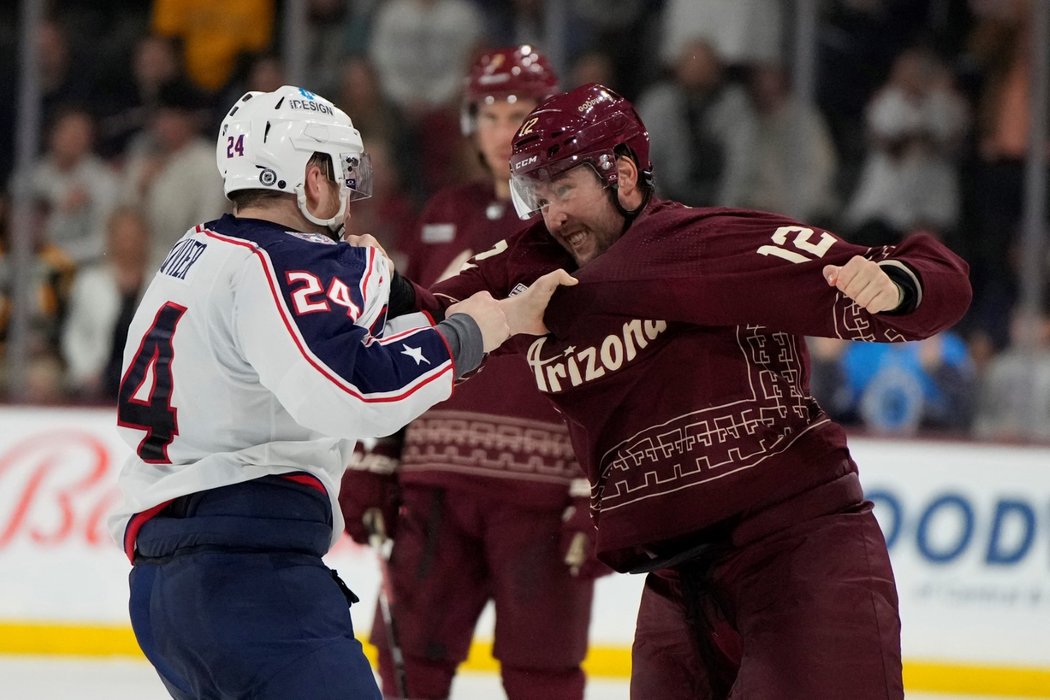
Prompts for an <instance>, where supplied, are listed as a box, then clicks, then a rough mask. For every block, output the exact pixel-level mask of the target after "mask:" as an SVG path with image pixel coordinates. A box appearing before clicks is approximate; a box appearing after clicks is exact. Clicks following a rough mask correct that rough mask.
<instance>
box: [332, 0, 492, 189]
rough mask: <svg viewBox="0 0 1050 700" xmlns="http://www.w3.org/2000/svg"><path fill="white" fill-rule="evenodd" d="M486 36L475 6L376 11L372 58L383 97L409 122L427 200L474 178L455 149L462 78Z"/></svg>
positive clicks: (429, 3)
mask: <svg viewBox="0 0 1050 700" xmlns="http://www.w3.org/2000/svg"><path fill="white" fill-rule="evenodd" d="M483 30H484V18H483V15H482V14H481V12H480V10H479V9H478V8H477V6H476V5H474V4H473V3H472V2H470V1H469V0H388V2H385V3H383V4H382V5H381V6H380V7H379V8H378V9H377V10H376V14H375V23H374V25H373V33H372V43H371V46H370V50H369V56H370V58H371V60H372V62H373V64H374V65H375V68H376V71H377V73H378V75H379V87H380V89H381V90H382V92H383V95H384V96H385V97H386V98H387V99H388V100H390V101H391V102H392V103H393V104H394V105H395V106H396V107H397V108H398V109H399V110H400V111H401V113H402V114H403V115H404V116H405V118H406V121H407V124H408V132H407V133H408V134H409V135H410V142H411V147H410V148H409V150H408V152H409V153H411V154H413V155H414V158H413V160H412V162H411V163H409V164H408V167H409V168H411V172H413V173H415V177H414V178H413V181H414V184H415V186H416V190H417V191H416V192H415V193H414V194H415V195H416V196H417V197H418V198H420V199H423V198H426V197H427V196H428V195H429V194H430V193H432V192H434V191H435V190H437V189H438V188H439V187H443V186H445V185H447V184H449V183H450V182H459V181H462V180H463V179H464V178H465V177H469V174H464V173H462V172H460V170H459V167H458V166H460V164H461V161H460V160H459V157H460V155H461V154H462V149H451V148H449V144H457V145H458V144H460V143H461V141H460V138H459V110H458V107H459V103H458V99H459V94H460V89H461V88H462V83H461V76H462V75H463V72H464V71H465V70H466V69H467V65H468V62H469V60H470V59H471V57H472V54H473V52H474V51H475V49H476V48H477V46H478V44H479V43H480V41H481V38H482V33H483ZM351 108H353V106H351ZM354 113H355V114H356V110H355V112H354ZM471 174H472V173H471Z"/></svg>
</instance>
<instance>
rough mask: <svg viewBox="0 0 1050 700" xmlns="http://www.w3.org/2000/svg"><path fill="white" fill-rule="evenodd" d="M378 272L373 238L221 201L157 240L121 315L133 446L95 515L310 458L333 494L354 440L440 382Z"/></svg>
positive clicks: (446, 381)
mask: <svg viewBox="0 0 1050 700" xmlns="http://www.w3.org/2000/svg"><path fill="white" fill-rule="evenodd" d="M391 274H392V273H391V271H390V270H389V268H388V265H387V262H386V260H385V258H383V257H382V255H381V254H379V253H378V252H377V251H376V250H375V249H374V248H362V247H354V246H350V245H348V244H346V243H335V242H333V241H331V240H330V239H328V238H326V237H324V236H321V235H318V234H304V233H298V232H292V231H287V230H285V229H284V228H282V227H281V226H278V225H276V224H272V223H269V222H266V221H259V220H255V219H238V218H235V217H233V216H230V215H226V216H224V217H223V218H221V219H219V220H217V221H212V222H209V223H207V224H203V225H201V226H197V227H196V228H195V229H193V230H190V231H188V232H187V233H186V235H185V236H183V238H182V239H181V240H179V242H178V243H176V244H175V246H174V247H173V248H172V249H171V252H170V253H169V254H168V256H167V258H166V259H165V260H164V263H163V264H162V265H161V267H160V270H159V271H158V272H157V274H156V276H155V277H154V279H153V281H152V283H151V284H150V286H149V288H148V289H147V291H146V293H145V295H144V297H143V299H142V302H141V304H140V306H139V308H138V310H137V311H136V313H135V317H134V319H133V320H132V322H131V326H130V328H129V330H128V342H127V346H126V347H125V349H124V362H123V369H122V380H121V386H120V395H119V399H118V407H117V424H118V430H119V432H120V434H121V436H122V437H123V439H124V440H125V441H126V442H127V443H128V444H129V445H130V446H131V448H132V449H133V450H134V454H133V455H132V456H131V457H130V458H129V459H128V461H127V463H126V464H125V465H124V467H123V469H122V471H121V474H120V477H119V480H118V483H119V486H120V489H121V492H122V495H123V502H122V503H121V505H120V506H119V507H118V508H117V509H116V511H115V512H114V513H113V514H112V515H111V516H110V518H109V523H108V524H109V529H110V534H111V535H112V537H113V538H114V540H116V541H117V543H119V544H120V545H121V546H123V547H125V548H126V549H127V548H128V545H129V544H130V545H133V543H127V542H125V541H124V540H125V536H126V530H127V527H128V523H129V520H130V519H131V518H132V516H133V515H135V514H136V513H142V512H144V511H148V510H149V509H151V508H155V507H157V506H159V505H160V504H163V503H166V502H167V501H169V500H171V499H173V498H176V497H179V496H183V495H186V494H189V493H194V492H197V491H203V490H206V489H212V488H216V487H220V486H226V485H230V484H235V483H240V482H243V481H247V480H249V479H255V478H258V477H262V476H267V475H272V474H281V473H287V472H308V473H310V474H312V475H314V476H316V477H317V478H318V479H319V480H320V481H321V483H322V484H323V485H324V487H325V489H326V490H327V492H328V495H329V498H330V499H331V503H332V514H333V519H334V526H333V533H332V541H333V542H334V541H335V539H336V538H337V537H338V535H339V533H340V532H341V531H342V516H341V515H340V511H339V506H338V502H337V496H338V489H339V482H340V478H341V476H342V472H343V469H344V468H345V467H346V465H347V463H348V462H349V460H350V455H351V452H352V450H353V447H354V442H355V440H356V439H358V438H362V437H377V436H381V435H387V434H390V433H393V432H395V431H396V430H398V429H399V428H401V427H402V426H403V425H405V424H406V423H408V422H409V421H411V420H412V419H414V418H416V417H417V416H419V415H420V414H421V413H423V412H424V411H425V410H426V409H427V408H429V407H430V406H432V405H433V404H435V403H438V402H439V401H442V400H444V399H446V398H448V397H449V395H450V394H451V392H452V386H453V375H454V371H453V370H454V368H453V363H452V359H451V357H450V355H449V349H448V346H447V345H446V343H445V340H444V338H443V337H442V336H441V334H440V333H439V332H438V331H437V330H436V329H434V328H432V327H429V326H424V327H417V328H412V329H409V330H406V331H403V332H398V333H391V332H388V333H386V334H385V335H384V333H383V329H384V326H385V323H386V315H387V302H388V298H389V292H390V281H391Z"/></svg>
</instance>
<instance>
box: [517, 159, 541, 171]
mask: <svg viewBox="0 0 1050 700" xmlns="http://www.w3.org/2000/svg"><path fill="white" fill-rule="evenodd" d="M539 158H540V157H539V156H529V157H528V158H522V159H521V160H519V161H518V162H517V163H515V164H514V165H513V166H511V167H512V168H513V169H514V170H520V169H522V168H524V167H527V166H529V165H532V164H533V163H535V162H536V161H537V160H539Z"/></svg>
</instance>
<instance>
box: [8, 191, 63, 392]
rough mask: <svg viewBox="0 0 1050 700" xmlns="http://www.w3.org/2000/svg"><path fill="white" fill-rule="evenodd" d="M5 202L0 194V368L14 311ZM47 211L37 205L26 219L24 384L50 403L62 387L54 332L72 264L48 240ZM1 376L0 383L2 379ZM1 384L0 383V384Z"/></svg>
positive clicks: (59, 320) (59, 317)
mask: <svg viewBox="0 0 1050 700" xmlns="http://www.w3.org/2000/svg"><path fill="white" fill-rule="evenodd" d="M9 206H10V205H9V200H8V199H7V197H6V196H5V195H3V194H0V368H3V367H4V366H5V364H6V363H5V362H4V361H3V360H4V358H5V355H6V346H7V340H8V328H9V324H10V321H11V316H12V314H13V312H14V309H13V306H12V298H13V295H14V288H13V284H14V281H15V274H14V272H15V271H14V268H13V261H12V259H11V241H10V236H11V227H10V224H11V220H10V212H9ZM45 222H46V209H45V207H44V206H43V205H42V204H40V203H38V204H37V205H36V207H35V208H34V217H33V221H32V222H31V223H30V236H32V240H31V243H30V244H31V246H32V255H31V258H30V265H29V271H28V273H27V277H28V289H29V291H28V295H27V300H28V303H29V308H28V310H27V313H28V316H29V319H28V326H29V327H28V343H27V348H26V349H27V351H28V357H29V360H30V362H29V365H30V366H29V368H28V371H29V376H27V377H26V378H25V379H26V382H27V384H28V385H29V386H28V387H27V396H28V399H29V400H30V401H32V402H41V403H47V402H51V401H53V400H54V399H55V398H56V397H57V396H58V393H59V391H60V387H61V378H62V372H61V364H60V362H59V361H58V360H57V355H58V333H59V329H60V328H61V325H62V320H63V318H64V317H65V309H66V302H67V300H68V298H69V289H70V286H71V284H72V281H73V275H74V271H75V267H74V265H73V263H72V261H71V260H70V259H69V258H68V257H66V255H65V253H63V251H62V250H61V249H60V248H59V247H57V246H55V245H53V244H50V243H48V242H47V237H46V234H45V232H44V231H45V229H44V227H45ZM4 379H5V378H4V377H0V383H2V382H3V381H4ZM0 388H3V387H0Z"/></svg>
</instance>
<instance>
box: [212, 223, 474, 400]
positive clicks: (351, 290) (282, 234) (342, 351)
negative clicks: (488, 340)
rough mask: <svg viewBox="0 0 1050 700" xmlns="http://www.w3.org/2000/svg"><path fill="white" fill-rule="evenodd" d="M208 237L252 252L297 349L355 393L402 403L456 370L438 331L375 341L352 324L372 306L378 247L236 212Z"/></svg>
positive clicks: (215, 225)
mask: <svg viewBox="0 0 1050 700" xmlns="http://www.w3.org/2000/svg"><path fill="white" fill-rule="evenodd" d="M216 229H226V231H222V230H216ZM204 235H206V236H208V237H209V238H211V239H212V240H216V241H221V242H224V243H228V244H233V245H239V246H244V247H246V248H248V249H250V250H251V251H252V252H253V254H254V255H255V257H256V258H257V259H258V260H259V262H260V263H261V265H262V269H263V272H264V274H265V276H266V279H267V283H268V285H269V291H270V296H271V298H272V300H273V302H274V304H275V306H276V308H277V311H278V314H279V316H280V318H281V320H282V321H283V324H284V327H285V328H286V329H287V331H288V333H289V335H290V336H291V338H292V340H293V342H294V343H295V345H296V347H297V348H298V349H299V351H300V352H301V353H302V355H303V357H304V358H305V359H306V361H307V362H309V363H310V365H311V366H312V367H314V368H315V369H316V370H317V371H318V372H320V373H321V374H322V375H323V376H325V377H326V378H327V379H328V380H330V381H331V382H333V383H334V384H336V385H337V386H339V388H341V389H342V390H343V391H345V392H347V393H349V394H351V395H352V396H354V397H356V398H359V399H361V400H362V401H366V402H392V401H400V400H403V399H404V398H405V397H406V396H409V395H411V394H413V393H415V392H416V391H418V390H419V389H420V388H422V387H423V386H426V385H427V384H430V383H431V382H433V381H435V380H438V379H441V378H442V377H444V375H445V374H446V373H448V372H451V371H453V365H452V362H451V361H450V357H449V351H448V348H447V346H446V345H445V341H444V338H442V337H441V334H440V333H438V332H437V331H435V330H432V329H427V330H423V331H412V332H410V333H408V334H407V335H404V336H400V337H399V341H400V342H399V343H395V342H393V341H392V339H391V340H388V341H384V342H376V340H377V339H376V338H373V337H372V336H371V335H370V333H369V331H368V329H367V328H364V327H362V326H361V325H357V324H356V323H355V321H357V319H358V318H360V317H361V315H362V313H364V312H365V310H366V309H367V304H368V301H369V300H368V299H366V298H365V290H366V285H367V284H368V277H369V275H375V274H378V271H377V269H376V266H375V260H376V257H375V256H376V255H377V254H378V253H377V251H376V250H375V249H374V248H362V247H355V246H350V245H348V244H345V243H341V244H335V243H327V244H326V243H323V242H316V241H313V240H305V239H303V238H300V237H298V236H296V235H294V234H291V233H288V232H286V231H284V230H282V229H280V228H279V227H276V226H273V225H271V224H266V223H265V222H258V221H249V222H248V225H244V220H237V219H232V217H224V218H223V219H220V220H218V221H215V222H211V223H210V224H209V225H208V228H207V229H206V230H205V231H204ZM384 314H385V309H383V310H382V311H381V312H380V313H379V318H376V319H374V320H373V323H370V324H369V325H377V326H380V327H381V326H382V322H383V321H384V319H383V318H382V316H383V315H384Z"/></svg>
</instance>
